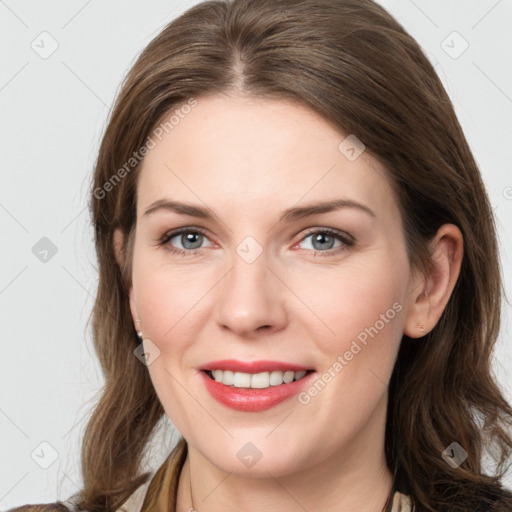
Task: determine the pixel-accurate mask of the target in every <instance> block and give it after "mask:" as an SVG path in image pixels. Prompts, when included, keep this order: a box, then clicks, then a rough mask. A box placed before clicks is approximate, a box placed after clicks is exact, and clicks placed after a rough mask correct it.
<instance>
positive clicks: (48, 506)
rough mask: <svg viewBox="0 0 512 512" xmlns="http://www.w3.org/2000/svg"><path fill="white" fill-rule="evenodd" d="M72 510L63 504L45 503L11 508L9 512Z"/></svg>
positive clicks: (61, 511) (64, 511)
mask: <svg viewBox="0 0 512 512" xmlns="http://www.w3.org/2000/svg"><path fill="white" fill-rule="evenodd" d="M69 511H70V509H69V508H68V507H66V506H65V505H64V504H63V503H62V502H60V501H57V502H55V503H44V504H39V505H23V506H21V507H16V508H10V509H9V510H7V512H69Z"/></svg>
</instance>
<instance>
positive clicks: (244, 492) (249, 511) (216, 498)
mask: <svg viewBox="0 0 512 512" xmlns="http://www.w3.org/2000/svg"><path fill="white" fill-rule="evenodd" d="M384 402H386V401H384ZM383 410H384V411H385V407H383ZM375 412H377V411H375ZM377 416H379V415H377ZM381 416H382V415H381ZM383 418H384V422H385V414H384V415H383ZM381 419H382V418H381ZM371 423H372V422H370V425H367V427H369V428H365V429H364V430H365V431H361V432H360V433H359V434H358V435H357V436H356V437H355V438H354V439H352V440H351V441H350V442H348V443H346V447H344V448H343V449H341V450H338V451H337V452H334V453H332V455H330V456H329V457H328V458H327V459H325V460H323V461H322V463H320V464H317V465H315V466H308V467H307V468H304V469H303V470H298V471H294V472H293V473H289V474H287V475H284V476H279V477H274V476H272V475H271V474H270V473H267V475H269V476H268V477H266V476H263V477H260V478H249V477H245V476H240V475H237V474H235V473H226V472H224V471H221V470H220V469H219V468H217V467H216V466H215V465H213V464H211V462H210V461H209V460H208V459H205V458H204V457H203V456H202V455H201V453H200V452H198V451H197V450H196V449H195V448H193V447H190V446H189V450H188V455H187V459H186V461H185V463H184V466H183V470H182V472H181V476H180V480H179V486H178V496H177V507H176V511H177V512H194V511H197V512H221V511H222V512H238V511H240V510H244V512H245V511H246V512H256V511H261V510H265V511H266V512H274V511H275V512H277V511H279V512H296V511H297V510H305V511H311V510H336V511H337V512H345V511H346V512H348V511H354V510H357V511H358V512H382V510H383V509H384V507H385V505H386V502H387V499H388V496H389V494H390V491H391V487H392V483H393V482H392V475H391V472H390V471H389V469H388V468H387V465H386V462H385V453H384V428H382V425H379V427H380V428H377V429H376V428H375V427H376V425H375V423H374V424H373V426H372V425H371ZM377 423H379V422H377ZM384 424H385V423H384ZM191 484H192V485H191ZM191 488H192V497H191V492H190V490H191Z"/></svg>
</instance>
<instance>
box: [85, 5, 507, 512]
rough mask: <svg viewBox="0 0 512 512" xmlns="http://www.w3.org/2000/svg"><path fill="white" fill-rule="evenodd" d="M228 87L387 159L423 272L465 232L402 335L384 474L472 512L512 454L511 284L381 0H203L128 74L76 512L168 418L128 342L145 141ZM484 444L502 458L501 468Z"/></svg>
mask: <svg viewBox="0 0 512 512" xmlns="http://www.w3.org/2000/svg"><path fill="white" fill-rule="evenodd" d="M219 92H223V93H230V92H234V93H237V94H243V95H246V96H254V97H260V98H269V99H285V100H293V101H296V102H300V103H301V104H303V105H305V106H308V107H309V108H311V109H313V110H314V111H316V112H317V113H319V114H320V115H322V116H323V117H324V118H325V119H326V120H328V121H329V122H331V123H333V124H334V125H335V126H337V127H339V129H340V130H341V131H342V132H344V133H346V134H349V133H350V134H355V135H356V136H357V137H358V138H359V139H360V140H361V141H363V143H364V144H365V146H366V151H368V152H369V154H371V155H372V156H374V157H375V158H377V159H378V160H379V161H380V162H382V163H383V164H384V166H385V168H386V169H387V173H388V175H389V178H390V182H391V183H392V184H393V187H394V191H395V193H396V198H397V201H398V204H399V207H400V211H401V214H402V218H403V223H404V231H405V236H406V241H407V251H408V255H409V260H410V263H411V265H412V266H413V267H414V268H421V269H422V270H423V271H428V269H429V268H431V264H432V262H431V261H430V259H429V257H430V254H429V250H428V242H429V240H430V239H431V238H432V237H433V236H434V235H435V234H436V231H437V229H438V228H439V227H440V226H441V225H442V224H444V223H453V224H455V225H457V226H458V227H459V229H460V230H461V232H462V234H463V237H464V258H463V262H462V267H461V272H460V275H459V279H458V281H457V283H456V286H455V289H454V290H453V293H452V296H451V297H450V300H449V302H448V304H447V307H446V308H445V311H444V312H443V315H442V316H441V318H440V320H439V322H438V324H437V325H436V326H435V328H434V329H433V330H432V331H431V332H429V333H428V334H427V335H426V336H425V337H424V338H422V339H421V340H412V339H409V338H408V337H407V336H404V337H403V339H402V343H401V347H400V351H399V355H398V358H397V362H396V365H395V368H394V371H393V374H392V378H391V383H390V388H389V406H388V416H387V425H386V446H385V451H386V457H387V463H388V466H389V468H390V469H391V470H392V471H394V470H396V469H397V468H400V470H401V471H403V474H405V475H406V476H407V478H408V480H409V485H410V489H409V490H410V495H411V498H412V500H413V503H414V505H415V506H416V510H417V511H418V512H419V511H427V510H428V511H438V510H454V511H455V510H460V511H462V510H464V511H466V510H476V509H477V508H476V507H477V505H476V504H479V503H484V502H485V501H486V500H487V499H488V498H489V499H490V498H491V497H492V495H493V494H497V493H499V492H500V487H501V484H500V480H501V478H502V474H503V472H504V468H505V464H506V462H507V461H508V459H509V458H510V455H511V450H512V439H511V434H510V430H509V428H510V425H511V423H512V422H511V418H512V409H511V407H510V405H509V404H508V403H507V401H506V400H505V399H504V398H503V395H502V393H501V391H500V389H499V388H498V386H497V384H496V382H495V380H494V378H493V375H492V373H491V369H490V364H491V356H492V351H493V347H494V344H495V341H496V338H497V335H498V332H499V326H500V307H501V297H502V293H503V290H502V280H501V270H500V265H499V260H498V244H497V239H496V234H495V221H494V218H493V211H492V208H491V205H490V202H489V198H488V196H487V194H486V191H485V189H484V185H483V183H482V179H481V176H480V173H479V170H478V167H477V164H476V162H475V160H474V158H473V156H472V154H471V151H470V148H469V147H468V143H467V141H466V138H465V136H464V134H463V132H462V129H461V127H460V125H459V123H458V121H457V118H456V115H455V112H454V109H453V106H452V103H451V101H450V99H449V97H448V95H447V93H446V92H445V90H444V88H443V86H442V84H441V82H440V80H439V78H438V76H437V75H436V73H435V71H434V69H433V67H432V65H431V64H430V62H429V60H428V59H427V58H426V57H425V55H424V54H423V52H422V50H421V49H420V47H419V45H418V44H417V43H416V41H415V40H414V39H413V38H412V37H411V36H410V35H409V34H408V33H406V31H405V30H404V29H403V27H402V26H401V25H400V24H399V23H398V22H397V21H396V20H395V19H394V18H393V17H392V16H390V15H389V14H388V13H387V12H386V11H385V10H384V9H383V8H382V7H380V6H379V5H377V4H376V3H374V2H373V1H372V0H250V1H247V0H234V1H224V0H216V1H206V2H202V3H200V4H198V5H196V6H195V7H193V8H191V9H189V10H188V11H187V12H185V13H184V14H183V15H181V16H180V17H178V18H177V19H175V20H173V21H172V22H171V23H170V24H169V25H167V27H165V28H164V30H163V31H162V32H161V33H160V34H159V35H158V36H157V37H156V38H155V39H154V40H153V41H152V42H151V43H150V44H149V45H148V46H147V47H146V48H145V50H144V51H143V52H142V53H141V55H140V56H139V58H138V59H137V61H136V62H135V64H134V65H133V68H132V69H131V70H130V71H129V73H128V74H127V76H126V78H125V80H124V82H123V84H122V88H121V90H120V93H119V95H118V98H117V100H116V102H115V105H114V107H113V110H112V113H111V116H110V119H109V123H108V126H107V128H106V131H105V134H104V137H103V139H102V143H101V147H100V150H99V155H98V158H97V162H96V167H95V172H94V178H93V179H94V183H93V185H92V194H91V210H92V216H93V221H94V227H95V242H96V249H97V256H98V269H99V283H98V291H97V296H96V302H95V305H94V309H93V312H92V327H93V337H94V346H95V350H96V353H97V355H98V357H99V360H100V362H101V366H102V370H103V374H104V378H105V386H104V389H103V391H102V395H101V397H100V399H99V401H98V403H97V405H96V407H95V409H94V411H93V414H92V416H91V418H90V420H89V422H88V425H87V428H86V431H85V434H84V439H83V447H82V475H83V491H82V501H81V506H82V507H83V508H85V509H87V510H91V511H98V512H99V511H102V512H105V511H111V510H115V509H116V508H117V507H118V506H120V504H121V503H122V502H123V501H124V500H125V499H126V498H127V496H128V495H129V494H130V493H131V492H132V491H133V490H134V489H135V487H136V486H137V485H139V484H140V483H141V482H142V481H143V480H145V479H146V478H147V476H148V475H147V474H141V463H142V461H143V457H144V454H145V451H146V448H147V444H148V441H149V440H150V437H151V435H152V434H153V432H154V430H155V427H156V425H157V424H158V422H159V420H160V419H161V418H162V416H163V415H164V411H163V408H162V406H161V404H160V403H159V400H158V398H157V396H156V393H155V391H154V389H153V386H152V383H151V381H150V378H149V375H148V371H147V368H146V367H145V366H144V365H143V364H141V363H140V361H139V360H138V359H137V358H136V357H135V356H134V354H133V350H134V348H135V346H136V345H135V331H134V327H133V322H132V318H131V315H130V310H129V303H128V296H127V289H128V285H129V283H130V279H131V264H130V258H131V251H132V241H133V233H134V226H135V220H136V187H137V175H138V172H139V169H140V161H141V158H142V157H141V154H142V153H143V151H141V148H143V147H147V146H148V145H149V143H150V141H151V140H153V141H154V135H155V127H157V126H158V124H159V123H160V122H162V119H165V116H168V115H170V113H172V111H173V110H174V109H180V108H184V107H183V105H187V104H188V105H191V104H192V101H197V102H200V101H201V96H202V95H204V94H214V93H219ZM189 108H191V107H189ZM168 129H170V126H169V127H168ZM134 155H137V156H134ZM121 169H124V171H122V170H121ZM117 227H119V228H121V229H122V232H123V233H124V235H125V245H124V247H123V253H124V256H125V265H124V268H122V269H121V268H120V266H119V265H118V264H117V262H116V258H115V252H114V247H113V243H112V238H113V232H114V229H115V228H117ZM453 441H456V442H458V443H459V444H460V445H461V446H462V447H464V448H465V449H466V451H467V452H468V457H467V459H466V460H465V461H464V462H463V463H462V464H461V465H460V466H459V467H457V468H453V467H451V466H450V465H449V464H447V463H446V462H445V460H444V459H443V457H442V456H441V452H443V450H444V449H445V448H446V447H447V446H448V445H450V444H451V443H452V442H453ZM180 443H181V445H180V446H181V447H182V448H183V443H184V441H183V439H181V441H180ZM486 450H489V451H491V453H493V454H494V455H495V462H496V467H495V468H494V470H493V474H491V475H487V474H486V473H485V471H484V469H483V466H482V456H483V455H484V453H485V452H486Z"/></svg>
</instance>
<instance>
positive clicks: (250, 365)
mask: <svg viewBox="0 0 512 512" xmlns="http://www.w3.org/2000/svg"><path fill="white" fill-rule="evenodd" d="M199 369H200V370H230V371H232V372H243V373H262V372H272V371H279V370H281V371H294V372H299V371H301V370H312V368H310V367H307V366H303V365H301V364H294V363H286V362H284V361H237V360H235V359H223V360H222V361H211V362H209V363H206V364H204V365H202V366H201V367H200V368H199Z"/></svg>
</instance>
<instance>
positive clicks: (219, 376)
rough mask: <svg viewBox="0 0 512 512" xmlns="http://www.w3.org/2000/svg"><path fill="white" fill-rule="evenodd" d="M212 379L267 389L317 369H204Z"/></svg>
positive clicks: (227, 384) (236, 386) (225, 383)
mask: <svg viewBox="0 0 512 512" xmlns="http://www.w3.org/2000/svg"><path fill="white" fill-rule="evenodd" d="M203 371H204V372H205V373H206V375H208V377H209V378H210V379H211V380H214V381H216V382H219V383H221V384H224V385H226V386H230V387H235V388H246V389H247V388H252V389H265V388H269V387H272V386H280V385H282V384H289V383H291V382H295V381H297V380H300V379H303V378H304V377H305V376H306V375H309V374H310V373H312V372H314V371H315V370H300V371H279V370H277V371H268V372H260V373H246V372H233V371H229V370H203Z"/></svg>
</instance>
